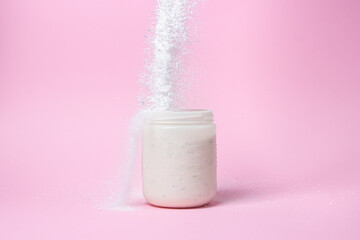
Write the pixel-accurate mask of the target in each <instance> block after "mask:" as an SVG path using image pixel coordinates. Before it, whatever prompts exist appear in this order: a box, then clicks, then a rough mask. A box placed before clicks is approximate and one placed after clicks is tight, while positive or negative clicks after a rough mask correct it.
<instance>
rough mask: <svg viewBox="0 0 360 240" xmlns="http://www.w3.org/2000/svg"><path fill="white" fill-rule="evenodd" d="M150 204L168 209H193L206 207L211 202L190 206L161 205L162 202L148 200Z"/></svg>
mask: <svg viewBox="0 0 360 240" xmlns="http://www.w3.org/2000/svg"><path fill="white" fill-rule="evenodd" d="M147 203H148V204H149V205H150V206H152V207H157V208H167V209H191V208H202V207H206V206H207V205H209V204H210V202H208V203H205V204H204V203H203V204H194V205H189V206H169V205H161V204H154V203H151V202H147Z"/></svg>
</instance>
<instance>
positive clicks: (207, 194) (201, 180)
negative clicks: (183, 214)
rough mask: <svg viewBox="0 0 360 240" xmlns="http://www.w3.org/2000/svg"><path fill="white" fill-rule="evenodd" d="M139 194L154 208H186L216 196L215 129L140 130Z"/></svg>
mask: <svg viewBox="0 0 360 240" xmlns="http://www.w3.org/2000/svg"><path fill="white" fill-rule="evenodd" d="M142 174H143V193H144V197H145V199H146V200H147V201H148V202H149V203H151V204H153V205H156V206H161V207H174V208H187V207H197V206H202V205H205V204H207V203H209V202H210V201H211V200H212V199H213V198H214V197H215V194H216V188H217V187H216V128H215V125H214V124H213V123H205V124H204V123H203V124H185V125H182V124H180V125H176V124H169V125H168V124H151V123H150V124H147V125H146V126H145V127H144V130H143V152H142Z"/></svg>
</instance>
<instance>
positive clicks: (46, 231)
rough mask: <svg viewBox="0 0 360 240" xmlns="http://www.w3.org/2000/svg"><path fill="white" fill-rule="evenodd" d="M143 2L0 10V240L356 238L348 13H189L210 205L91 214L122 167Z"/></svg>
mask: <svg viewBox="0 0 360 240" xmlns="http://www.w3.org/2000/svg"><path fill="white" fill-rule="evenodd" d="M155 4H156V2H155V1H140V0H131V1H115V0H103V1H96V0H86V1H85V0H71V1H70V0H52V1H45V0H32V1H30V0H11V1H10V0H1V1H0V239H135V237H137V238H139V239H140V238H141V239H144V238H150V239H155V237H156V238H158V239H169V238H171V239H195V238H197V239H216V238H221V239H231V238H233V239H240V237H242V238H244V239H359V237H360V236H359V235H360V205H359V203H360V174H359V170H360V162H359V161H360V146H359V145H360V127H359V126H360V125H359V122H360V111H359V109H360V95H359V92H360V81H359V80H360V47H359V46H360V45H359V42H360V4H359V2H358V1H351V0H347V1H340V0H333V1H320V0H311V1H310V0H305V1H287V0H282V1H280V0H279V1H270V0H269V1H258V0H251V1H250V0H249V1H235V0H234V1H214V0H209V1H206V2H205V3H204V4H201V6H200V12H199V19H200V24H199V26H198V28H199V31H200V43H199V44H198V45H197V50H196V52H195V58H196V63H197V64H198V67H197V69H198V74H197V76H196V83H195V84H194V86H195V87H196V89H195V90H194V92H195V94H196V96H197V98H198V99H199V100H198V101H197V102H196V104H194V108H195V107H200V108H211V109H213V110H214V113H215V117H216V124H217V127H218V176H219V194H218V197H217V199H216V200H215V201H214V202H213V203H212V204H211V205H210V206H208V207H206V208H200V209H189V210H171V209H161V208H153V207H150V206H148V205H146V204H145V203H138V206H137V208H135V209H134V210H133V211H128V212H119V211H109V210H101V211H100V210H98V209H97V207H96V206H97V204H98V202H99V201H100V200H101V199H102V198H104V197H105V196H104V194H105V193H104V192H106V191H105V190H104V189H106V188H107V182H108V181H109V179H112V178H113V177H114V176H115V175H116V173H117V170H118V169H117V166H118V163H119V162H120V161H121V160H123V159H124V152H125V149H124V144H126V140H127V139H126V137H125V136H126V125H127V123H128V120H129V118H130V116H131V115H132V114H133V112H134V111H135V105H136V102H137V98H136V96H137V91H138V88H137V85H136V81H137V79H138V75H139V74H140V73H141V71H142V69H143V57H144V47H145V44H144V42H145V37H144V35H146V33H147V31H148V27H149V25H150V23H151V21H152V16H153V10H154V7H155Z"/></svg>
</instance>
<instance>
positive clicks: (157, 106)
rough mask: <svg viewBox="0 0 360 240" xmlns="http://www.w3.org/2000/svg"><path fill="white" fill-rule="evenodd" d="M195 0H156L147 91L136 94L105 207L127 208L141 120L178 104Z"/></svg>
mask: <svg viewBox="0 0 360 240" xmlns="http://www.w3.org/2000/svg"><path fill="white" fill-rule="evenodd" d="M196 3H197V0H158V6H157V8H156V23H155V25H154V27H152V28H151V29H150V30H149V32H150V34H149V38H148V41H149V45H150V48H149V50H148V57H147V59H146V61H145V62H146V73H145V74H144V75H143V76H142V77H141V83H142V84H143V86H145V88H147V89H148V91H147V92H146V93H145V94H143V95H142V96H140V97H139V99H140V103H141V109H140V110H139V111H138V113H137V114H136V115H135V117H134V118H133V119H132V120H131V123H130V127H129V133H130V136H129V146H128V154H127V156H126V158H125V161H124V162H123V165H122V168H121V169H120V174H119V179H117V180H116V182H115V183H114V184H115V186H114V187H113V189H112V192H116V194H112V196H111V200H110V202H109V203H108V204H107V207H108V208H112V209H117V210H128V209H129V208H131V205H132V203H133V202H134V201H135V200H133V199H130V198H131V190H132V189H131V186H132V185H133V180H134V171H135V165H136V160H137V159H138V155H139V154H138V153H139V144H140V139H141V132H142V128H143V124H144V122H146V119H147V117H146V116H149V115H148V114H149V113H151V111H164V110H176V109H179V108H182V107H183V106H181V103H182V102H183V100H184V99H183V98H184V94H183V91H182V90H183V89H185V88H186V86H185V83H186V81H185V80H184V63H185V59H186V56H187V55H188V53H189V47H188V46H189V45H190V44H189V39H190V37H189V27H190V25H189V21H188V20H189V19H190V18H191V15H192V12H193V9H194V6H195V5H196Z"/></svg>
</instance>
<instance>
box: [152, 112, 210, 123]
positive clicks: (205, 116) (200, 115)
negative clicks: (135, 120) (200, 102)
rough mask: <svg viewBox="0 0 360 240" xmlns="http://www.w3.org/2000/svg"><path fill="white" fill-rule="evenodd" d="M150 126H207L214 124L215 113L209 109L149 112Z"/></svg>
mask: <svg viewBox="0 0 360 240" xmlns="http://www.w3.org/2000/svg"><path fill="white" fill-rule="evenodd" d="M148 114H149V118H148V119H149V123H150V124H206V123H212V122H213V112H212V111H211V110H209V109H180V110H174V111H171V110H166V111H149V112H148Z"/></svg>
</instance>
